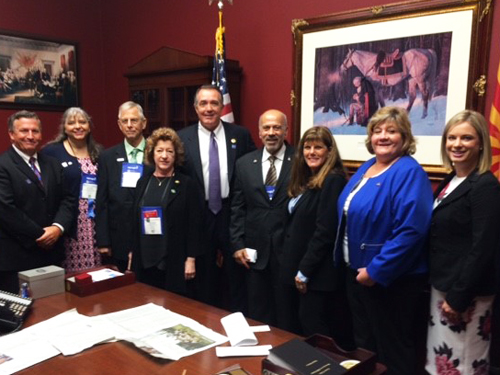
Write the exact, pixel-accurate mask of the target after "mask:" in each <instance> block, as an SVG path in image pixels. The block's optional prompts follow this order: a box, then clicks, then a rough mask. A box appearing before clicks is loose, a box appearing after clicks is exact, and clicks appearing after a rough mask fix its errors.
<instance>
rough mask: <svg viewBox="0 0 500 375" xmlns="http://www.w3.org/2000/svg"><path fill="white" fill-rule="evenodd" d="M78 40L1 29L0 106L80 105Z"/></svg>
mask: <svg viewBox="0 0 500 375" xmlns="http://www.w3.org/2000/svg"><path fill="white" fill-rule="evenodd" d="M78 93H79V84H78V69H77V53H76V44H75V43H69V42H62V41H54V40H48V39H40V38H35V37H27V36H22V35H14V34H9V33H8V32H2V31H0V108H14V109H33V110H37V109H41V110H63V109H65V108H67V107H74V106H78V105H79V95H78Z"/></svg>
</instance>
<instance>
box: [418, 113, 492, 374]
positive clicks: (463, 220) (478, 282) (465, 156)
mask: <svg viewBox="0 0 500 375" xmlns="http://www.w3.org/2000/svg"><path fill="white" fill-rule="evenodd" d="M441 157H442V159H443V164H444V166H445V167H447V168H449V169H452V172H451V173H450V174H449V175H448V176H446V177H445V178H444V180H443V182H442V183H441V184H440V185H439V187H438V188H437V189H436V192H435V194H434V197H435V201H434V210H433V215H432V225H431V229H430V237H429V238H430V240H429V255H430V259H429V260H430V281H431V285H432V291H431V308H430V320H429V329H428V336H427V366H426V370H427V371H428V372H429V373H430V374H447V375H460V374H462V375H465V374H467V375H479V374H481V375H482V374H488V367H489V357H488V352H489V347H490V325H491V316H492V304H493V299H494V294H495V286H496V283H495V280H496V277H495V263H496V262H495V259H496V256H497V254H498V249H499V241H500V231H499V230H498V223H499V222H500V184H499V183H498V180H497V179H496V177H495V176H494V175H493V174H492V173H491V172H490V166H491V145H490V137H489V132H488V124H487V122H486V120H485V118H484V117H483V116H482V115H481V114H479V113H477V112H474V111H470V110H464V111H461V112H459V113H458V114H456V115H455V116H454V117H452V118H451V119H450V120H449V121H448V123H447V124H446V127H445V129H444V134H443V138H442V141H441Z"/></svg>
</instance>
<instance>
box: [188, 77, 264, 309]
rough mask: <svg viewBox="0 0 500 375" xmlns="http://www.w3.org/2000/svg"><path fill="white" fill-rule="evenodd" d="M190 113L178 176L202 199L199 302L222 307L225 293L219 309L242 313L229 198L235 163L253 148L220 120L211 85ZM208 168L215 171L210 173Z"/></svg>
mask: <svg viewBox="0 0 500 375" xmlns="http://www.w3.org/2000/svg"><path fill="white" fill-rule="evenodd" d="M194 108H195V110H196V114H197V115H198V119H199V122H198V124H194V125H191V126H188V127H187V128H184V129H182V130H181V131H180V132H179V136H180V137H181V139H182V142H183V143H184V151H185V160H186V161H185V165H184V171H185V172H186V173H187V174H188V175H190V176H191V177H192V178H193V179H194V180H195V181H196V182H197V184H198V188H199V189H200V192H201V193H202V195H203V196H204V197H205V200H206V210H205V212H204V214H205V222H206V226H205V228H204V229H205V235H206V240H205V241H204V243H206V245H207V249H206V251H205V256H202V257H200V258H199V260H200V261H201V262H203V264H200V265H199V266H197V269H198V270H199V272H198V276H199V277H197V279H198V282H199V286H200V291H199V297H200V299H201V300H202V301H204V302H207V303H210V304H214V305H219V306H222V305H223V301H221V300H220V297H221V296H222V295H223V294H224V290H225V289H228V288H229V306H224V307H229V308H230V309H231V310H233V311H236V310H240V311H244V310H245V307H246V306H245V305H246V295H245V288H244V280H243V278H242V276H241V273H240V272H238V269H237V268H236V267H237V265H236V263H235V262H234V260H233V258H232V256H231V255H232V251H231V245H230V241H229V216H230V206H229V194H230V190H231V186H232V181H233V178H234V165H235V163H236V160H237V159H238V158H239V157H241V156H243V155H244V154H246V153H248V152H250V151H253V150H254V149H255V144H254V142H253V140H252V137H251V136H250V132H249V131H248V130H247V129H245V128H244V127H242V126H238V125H234V124H229V123H226V122H224V121H221V114H222V109H223V102H222V94H221V93H220V91H219V89H218V88H217V87H216V86H210V85H206V86H201V87H200V88H199V89H198V90H197V92H196V95H195V101H194ZM214 165H217V168H216V169H218V172H214V169H212V168H213V167H214ZM211 172H212V173H211ZM210 181H211V183H209V182H210ZM216 262H217V264H218V266H217V264H216ZM221 262H222V267H223V269H224V270H225V273H226V276H227V277H228V278H229V281H228V285H227V284H225V285H224V286H223V285H222V281H221V279H220V274H221V272H220V271H221V268H220V266H221Z"/></svg>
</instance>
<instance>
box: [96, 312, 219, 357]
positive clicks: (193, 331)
mask: <svg viewBox="0 0 500 375" xmlns="http://www.w3.org/2000/svg"><path fill="white" fill-rule="evenodd" d="M102 317H104V318H105V319H107V320H108V321H109V322H110V323H111V324H113V325H114V326H116V327H120V328H121V331H120V333H119V334H117V337H119V338H121V339H123V340H126V341H129V342H131V343H133V344H134V345H135V346H136V347H138V348H139V349H141V350H143V351H145V352H147V353H148V354H150V355H152V356H154V357H159V358H165V359H172V360H177V359H180V358H182V357H186V356H189V355H191V354H195V353H198V352H201V351H203V350H206V349H208V348H211V347H213V346H217V345H220V344H223V343H225V342H227V337H225V336H222V335H220V334H218V333H217V332H214V331H213V330H211V329H209V328H207V327H205V326H203V325H201V324H200V323H198V322H196V321H195V320H193V319H190V318H188V317H185V316H183V315H180V314H177V313H174V312H172V311H170V310H167V309H165V308H163V307H161V306H158V305H155V304H152V303H149V304H147V305H143V306H139V307H135V308H132V309H128V310H123V311H119V312H116V313H111V314H106V315H102Z"/></svg>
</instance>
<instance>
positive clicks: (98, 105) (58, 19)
mask: <svg viewBox="0 0 500 375" xmlns="http://www.w3.org/2000/svg"><path fill="white" fill-rule="evenodd" d="M0 29H2V30H6V31H14V32H16V31H17V32H22V33H25V34H28V35H31V36H36V37H47V38H49V39H56V40H57V39H59V40H60V39H63V40H69V41H72V42H77V43H78V46H77V48H78V49H77V61H78V65H79V76H80V89H81V90H80V94H81V99H82V100H81V105H82V107H84V108H85V109H86V110H87V111H88V112H89V114H90V115H91V116H92V117H93V119H94V123H95V125H96V135H97V137H98V139H99V140H101V139H102V138H103V137H102V136H101V134H104V131H105V129H103V128H104V124H105V121H106V120H105V103H104V101H103V99H102V98H103V97H104V73H103V59H102V50H103V48H102V37H101V35H102V34H101V8H100V2H99V1H81V0H64V1H61V0H44V1H32V0H15V1H11V0H0ZM14 112H15V110H0V129H2V130H1V131H0V152H2V151H4V150H5V149H6V148H7V147H8V146H9V145H10V141H9V138H8V136H7V118H8V117H9V116H10V115H11V114H12V113H14ZM37 113H38V115H39V116H40V118H41V120H42V124H43V141H44V142H45V141H48V140H50V139H51V138H53V137H54V135H55V134H56V131H57V126H58V125H59V121H60V118H61V115H62V112H44V111H37ZM115 123H116V121H115Z"/></svg>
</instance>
